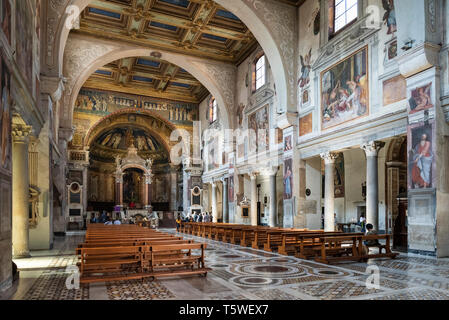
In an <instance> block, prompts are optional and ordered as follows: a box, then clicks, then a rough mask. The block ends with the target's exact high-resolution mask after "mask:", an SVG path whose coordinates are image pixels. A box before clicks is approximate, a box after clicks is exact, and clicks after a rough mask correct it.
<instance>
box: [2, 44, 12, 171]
mask: <svg viewBox="0 0 449 320" xmlns="http://www.w3.org/2000/svg"><path fill="white" fill-rule="evenodd" d="M0 75H1V77H0V90H1V91H0V93H1V95H0V169H2V170H3V169H4V170H6V171H8V172H9V171H11V145H12V144H11V94H10V92H11V91H10V90H11V74H10V72H9V69H8V66H7V64H6V61H5V59H4V56H3V52H0Z"/></svg>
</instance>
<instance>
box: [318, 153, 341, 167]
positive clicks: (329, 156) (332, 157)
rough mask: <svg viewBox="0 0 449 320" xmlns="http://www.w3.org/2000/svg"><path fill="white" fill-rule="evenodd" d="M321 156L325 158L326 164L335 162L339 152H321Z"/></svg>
mask: <svg viewBox="0 0 449 320" xmlns="http://www.w3.org/2000/svg"><path fill="white" fill-rule="evenodd" d="M320 157H321V159H323V160H324V164H333V163H335V159H337V158H338V153H334V152H325V153H322V154H320Z"/></svg>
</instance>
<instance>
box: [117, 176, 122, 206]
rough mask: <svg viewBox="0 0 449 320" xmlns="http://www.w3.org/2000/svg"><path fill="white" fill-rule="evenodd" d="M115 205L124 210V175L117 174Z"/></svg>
mask: <svg viewBox="0 0 449 320" xmlns="http://www.w3.org/2000/svg"><path fill="white" fill-rule="evenodd" d="M115 205H116V206H119V207H120V208H121V209H122V208H123V173H116V174H115Z"/></svg>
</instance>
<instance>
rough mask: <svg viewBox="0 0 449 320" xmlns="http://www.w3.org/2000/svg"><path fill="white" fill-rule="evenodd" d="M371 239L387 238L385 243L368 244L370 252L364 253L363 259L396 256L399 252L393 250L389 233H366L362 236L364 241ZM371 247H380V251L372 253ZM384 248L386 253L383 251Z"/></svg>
mask: <svg viewBox="0 0 449 320" xmlns="http://www.w3.org/2000/svg"><path fill="white" fill-rule="evenodd" d="M369 240H385V244H381V243H378V244H373V245H366V246H367V247H368V253H366V254H363V260H365V261H366V260H368V259H374V258H392V259H394V258H396V257H397V256H398V254H399V253H396V252H392V251H391V247H390V244H391V235H389V234H382V235H381V234H378V235H365V236H363V237H362V241H363V242H365V241H369ZM370 247H376V248H378V249H379V252H378V253H377V254H370V253H369V248H370ZM382 249H383V250H384V251H385V253H382Z"/></svg>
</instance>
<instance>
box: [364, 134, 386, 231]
mask: <svg viewBox="0 0 449 320" xmlns="http://www.w3.org/2000/svg"><path fill="white" fill-rule="evenodd" d="M384 146H385V142H381V141H370V142H368V143H365V144H363V145H362V149H363V150H364V151H365V154H366V223H367V224H368V223H371V224H372V225H373V226H374V230H376V231H378V230H379V174H378V164H377V155H378V153H379V150H380V149H382V148H383V147H384Z"/></svg>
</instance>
